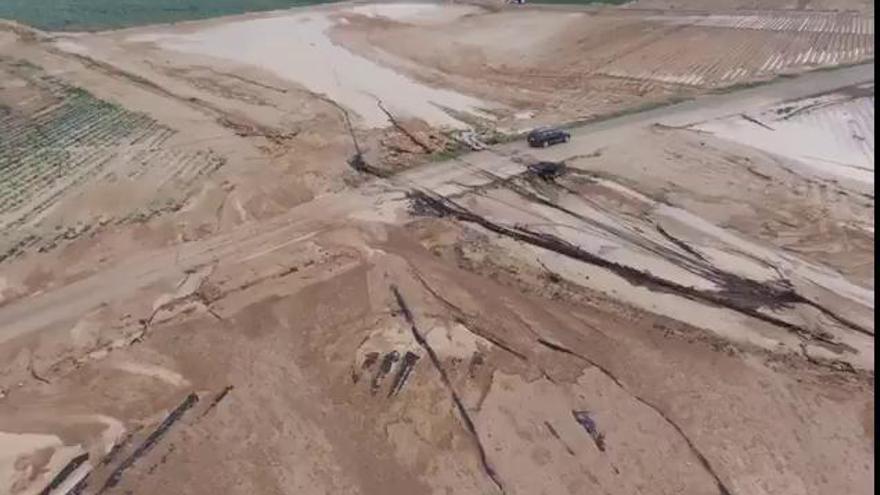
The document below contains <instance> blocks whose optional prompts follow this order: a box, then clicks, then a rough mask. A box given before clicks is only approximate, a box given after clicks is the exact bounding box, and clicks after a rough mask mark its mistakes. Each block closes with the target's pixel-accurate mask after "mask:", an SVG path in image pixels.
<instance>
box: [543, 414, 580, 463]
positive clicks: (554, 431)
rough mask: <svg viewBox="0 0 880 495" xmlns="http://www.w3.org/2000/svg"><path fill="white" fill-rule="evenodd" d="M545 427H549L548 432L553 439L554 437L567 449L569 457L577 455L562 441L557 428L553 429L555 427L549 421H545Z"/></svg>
mask: <svg viewBox="0 0 880 495" xmlns="http://www.w3.org/2000/svg"><path fill="white" fill-rule="evenodd" d="M544 426H546V427H547V430H549V431H550V434H551V435H553V437H554V438H555V439H557V440H559V443H561V444H562V446H563V447H565V451H566V452H568V454H569V455H572V456H574V455H576V454H575V453H574V451H573V450H571V447H569V446H568V444H566V443H565V442H564V441H563V440H562V437H560V436H559V433H558V432H557V431H556V428H553V425H551V424H550V422H549V421H544Z"/></svg>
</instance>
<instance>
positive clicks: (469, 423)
mask: <svg viewBox="0 0 880 495" xmlns="http://www.w3.org/2000/svg"><path fill="white" fill-rule="evenodd" d="M391 293H392V294H393V295H394V299H395V300H396V301H397V305H398V307H399V308H400V311H401V313H402V314H403V318H404V319H405V320H406V322H407V323H408V324H409V327H410V330H411V331H412V335H413V338H415V339H416V342H418V344H419V345H420V346H421V347H422V349H424V350H425V352H426V353H427V354H428V357H429V358H431V363H432V364H433V365H434V368H436V369H437V372H438V373H440V380H441V381H442V382H443V385H444V386H446V389H447V390H449V395H451V396H452V401H453V402H454V403H455V407H456V408H457V409H458V414H459V416H461V419H462V421H463V422H464V424H465V427H466V428H467V429H468V431H469V432H470V433H471V436H472V437H473V439H474V444H475V446H476V448H477V453H478V454H479V457H480V464H481V465H482V467H483V471H484V472H485V473H486V475H487V476H488V477H489V479H491V480H492V483H494V484H495V486H496V487H497V488H498V491H500V492H501V493H505V492H504V486H503V485H502V484H501V480H500V478H499V477H498V473H496V472H495V469H493V468H492V466H491V465H490V464H489V459H488V456H487V455H486V448H485V447H483V442H482V441H481V440H480V435H479V433H477V427H476V426H475V425H474V421H473V420H472V419H471V416H470V414H469V413H468V412H467V408H465V407H464V403H463V402H462V401H461V397H459V395H458V392H456V391H455V388H454V387H453V386H452V382H451V381H450V380H449V375H447V374H446V370H445V369H444V368H443V365H442V364H441V363H440V358H439V357H438V356H437V353H436V352H435V351H434V349H433V348H432V347H431V345H430V344H429V343H428V341H427V339H425V336H424V335H422V333H421V332H420V331H419V329H418V327H417V326H416V322H415V318H414V317H413V314H412V312H411V311H410V309H409V306H407V304H406V301H405V300H404V299H403V296H402V295H401V294H400V290H399V289H398V288H397V286H395V285H392V286H391Z"/></svg>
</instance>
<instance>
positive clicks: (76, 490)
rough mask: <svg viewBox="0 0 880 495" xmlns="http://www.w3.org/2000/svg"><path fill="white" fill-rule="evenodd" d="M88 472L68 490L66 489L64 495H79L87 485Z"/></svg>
mask: <svg viewBox="0 0 880 495" xmlns="http://www.w3.org/2000/svg"><path fill="white" fill-rule="evenodd" d="M89 476H90V475H89V474H87V475H85V476H83V479H81V480H79V481H78V482H77V483H76V484H75V485H73V487H71V489H70V490H68V491H67V493H65V494H64V495H81V494H82V492H83V490H85V489H86V488H87V487H88V486H89Z"/></svg>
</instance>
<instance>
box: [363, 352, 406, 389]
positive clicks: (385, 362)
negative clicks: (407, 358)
mask: <svg viewBox="0 0 880 495" xmlns="http://www.w3.org/2000/svg"><path fill="white" fill-rule="evenodd" d="M399 360H400V354H399V353H398V352H397V351H391V352H389V353H388V354H385V357H384V358H382V363H381V364H380V365H379V369H377V370H376V374H375V375H373V381H372V382H371V383H370V393H371V394H374V395H375V394H376V392H378V391H379V389H380V388H381V387H382V382H383V381H384V380H385V375H387V374H388V373H390V372H391V368H393V367H394V363H396V362H397V361H399Z"/></svg>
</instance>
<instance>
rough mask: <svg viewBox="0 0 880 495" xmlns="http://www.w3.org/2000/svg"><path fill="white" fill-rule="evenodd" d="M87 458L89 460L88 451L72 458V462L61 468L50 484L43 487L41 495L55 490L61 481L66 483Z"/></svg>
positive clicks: (47, 494) (46, 494)
mask: <svg viewBox="0 0 880 495" xmlns="http://www.w3.org/2000/svg"><path fill="white" fill-rule="evenodd" d="M87 460H89V453H88V452H85V453H83V454H80V455H78V456H76V457H74V458H73V459H71V460H70V462H68V463H67V465H65V466H64V468H63V469H61V471H59V472H58V474H56V475H55V477H53V478H52V481H50V482H49V484H48V485H46V487H45V488H43V490H42V491H41V492H40V495H49V494H50V493H52V491H53V490H55V489H56V488H58V487H59V486H60V485H61V483H64V481H65V480H67V477H68V476H70V475H71V474H73V472H74V471H76V469H77V468H78V467H80V466H81V465H82V464H83V463H84V462H86V461H87Z"/></svg>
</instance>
